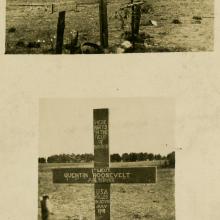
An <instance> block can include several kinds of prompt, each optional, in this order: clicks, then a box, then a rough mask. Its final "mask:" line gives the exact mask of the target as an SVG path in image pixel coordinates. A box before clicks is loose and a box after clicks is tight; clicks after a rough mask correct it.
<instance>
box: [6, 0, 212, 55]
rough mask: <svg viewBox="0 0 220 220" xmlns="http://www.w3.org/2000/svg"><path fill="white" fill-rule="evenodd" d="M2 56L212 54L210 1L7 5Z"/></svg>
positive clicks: (48, 0) (21, 0)
mask: <svg viewBox="0 0 220 220" xmlns="http://www.w3.org/2000/svg"><path fill="white" fill-rule="evenodd" d="M6 1H7V2H6V38H5V54H122V53H153V52H157V53H158V52H159V53H160V52H205V51H213V50H214V19H215V15H214V0H6Z"/></svg>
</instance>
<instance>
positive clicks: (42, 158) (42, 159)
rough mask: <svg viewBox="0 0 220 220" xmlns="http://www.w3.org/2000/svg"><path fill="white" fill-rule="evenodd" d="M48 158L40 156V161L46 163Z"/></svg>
mask: <svg viewBox="0 0 220 220" xmlns="http://www.w3.org/2000/svg"><path fill="white" fill-rule="evenodd" d="M46 162H47V161H46V159H45V158H44V157H39V158H38V163H46Z"/></svg>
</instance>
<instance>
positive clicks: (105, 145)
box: [53, 109, 157, 220]
mask: <svg viewBox="0 0 220 220" xmlns="http://www.w3.org/2000/svg"><path fill="white" fill-rule="evenodd" d="M93 130H94V168H58V169H53V183H94V184H95V219H96V220H110V185H111V183H156V173H157V172H156V167H131V168H110V167H109V137H108V130H109V126H108V109H94V110H93Z"/></svg>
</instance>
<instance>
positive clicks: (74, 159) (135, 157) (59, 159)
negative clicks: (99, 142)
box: [38, 152, 175, 167]
mask: <svg viewBox="0 0 220 220" xmlns="http://www.w3.org/2000/svg"><path fill="white" fill-rule="evenodd" d="M93 160H94V155H93V154H87V153H85V154H58V155H57V154H56V155H52V156H49V157H48V158H45V157H40V158H38V162H39V163H81V162H92V161H93ZM147 160H148V161H153V160H164V161H165V166H166V167H168V166H169V167H175V152H171V153H169V154H167V155H166V156H161V155H160V154H153V153H143V152H141V153H133V152H132V153H123V154H121V155H120V154H118V153H116V154H111V155H110V161H111V162H135V161H147Z"/></svg>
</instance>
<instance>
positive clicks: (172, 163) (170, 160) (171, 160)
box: [167, 151, 175, 168]
mask: <svg viewBox="0 0 220 220" xmlns="http://www.w3.org/2000/svg"><path fill="white" fill-rule="evenodd" d="M167 160H168V163H169V167H170V168H175V152H174V151H173V152H172V153H170V154H167Z"/></svg>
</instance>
